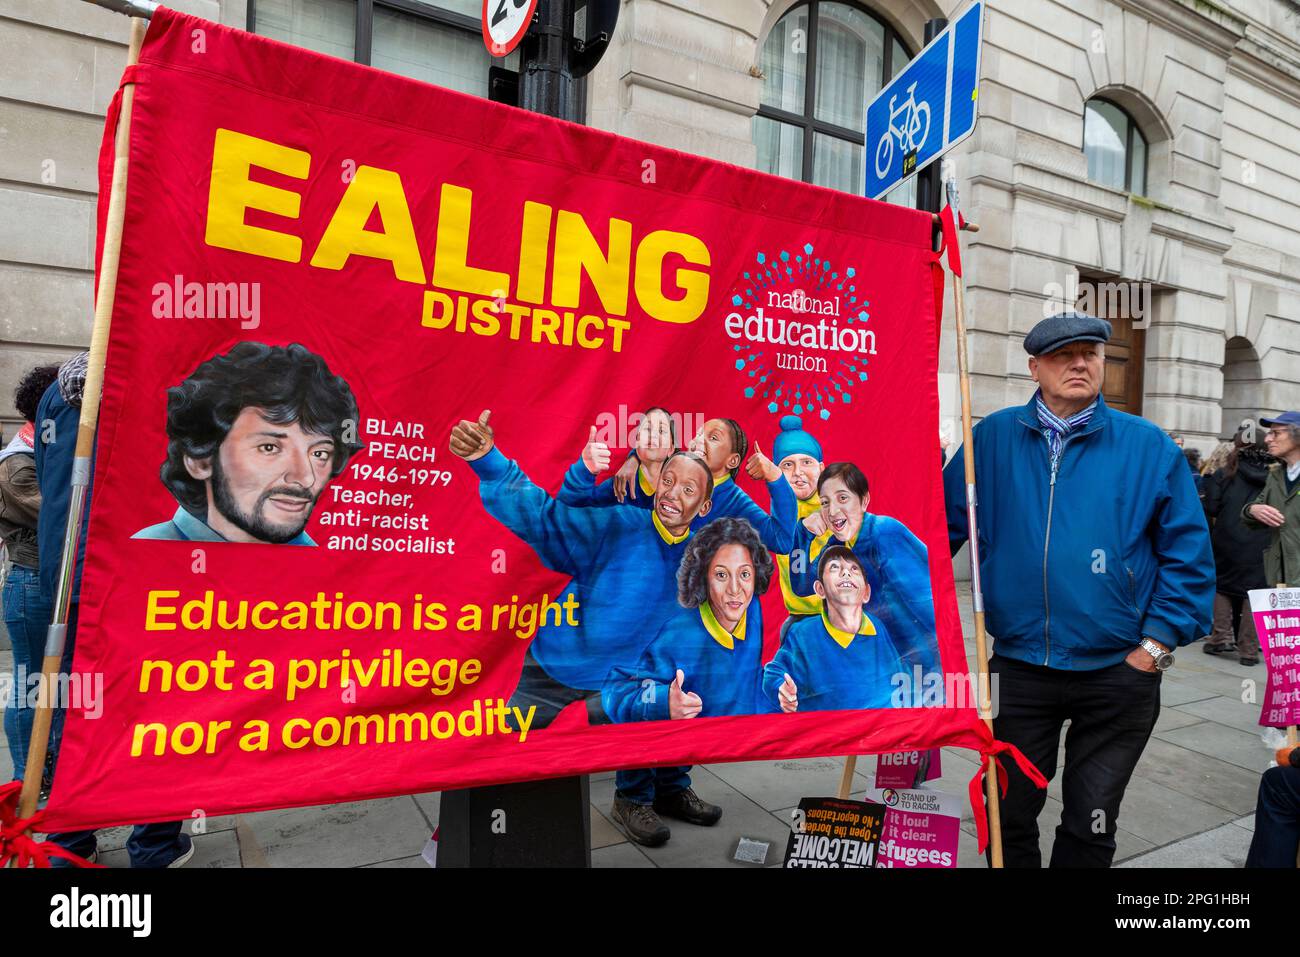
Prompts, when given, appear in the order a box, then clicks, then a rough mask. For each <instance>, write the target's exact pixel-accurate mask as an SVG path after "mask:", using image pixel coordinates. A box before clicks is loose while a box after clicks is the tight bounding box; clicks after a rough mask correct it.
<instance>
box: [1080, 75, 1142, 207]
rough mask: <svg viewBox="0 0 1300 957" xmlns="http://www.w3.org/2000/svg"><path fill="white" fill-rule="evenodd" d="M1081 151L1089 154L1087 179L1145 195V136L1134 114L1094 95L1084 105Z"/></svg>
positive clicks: (1086, 154)
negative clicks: (1134, 119)
mask: <svg viewBox="0 0 1300 957" xmlns="http://www.w3.org/2000/svg"><path fill="white" fill-rule="evenodd" d="M1083 152H1084V155H1085V156H1087V158H1088V179H1090V180H1092V181H1093V182H1094V183H1100V184H1101V185H1103V186H1111V187H1114V188H1115V189H1123V190H1128V191H1129V192H1130V193H1137V194H1138V195H1139V196H1145V195H1146V191H1147V141H1146V137H1144V136H1143V135H1142V131H1141V130H1139V129H1138V127H1137V123H1135V122H1133V117H1131V116H1129V115H1128V114H1127V113H1125V112H1124V111H1123V110H1122V109H1120V108H1119V107H1118V106H1116V105H1115V104H1114V103H1111V102H1110V101H1109V100H1103V99H1100V98H1094V99H1091V100H1089V101H1088V102H1087V104H1086V105H1085V106H1084V110H1083Z"/></svg>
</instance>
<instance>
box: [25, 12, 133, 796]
mask: <svg viewBox="0 0 1300 957" xmlns="http://www.w3.org/2000/svg"><path fill="white" fill-rule="evenodd" d="M147 27H148V23H147V22H146V21H145V20H142V19H139V18H133V19H132V20H131V41H130V44H129V46H128V47H127V58H126V62H127V65H128V66H134V65H135V64H136V63H138V62H139V60H140V47H141V45H142V44H143V43H144V34H145V29H146V28H147ZM134 102H135V84H133V83H128V84H126V85H125V86H123V88H122V104H121V106H122V108H121V113H120V115H119V118H118V124H117V130H116V133H115V137H114V143H113V179H112V184H111V186H110V188H109V194H108V220H107V222H106V223H105V226H104V249H103V254H102V255H101V257H100V261H99V289H98V292H97V295H96V297H95V321H94V325H93V326H92V328H91V334H90V358H89V360H88V363H87V366H86V383H85V387H84V389H83V392H82V399H81V419H80V421H79V423H78V425H77V448H76V458H75V459H74V461H73V464H72V497H71V500H70V501H69V504H68V522H67V525H66V527H65V530H64V534H63V557H62V560H61V561H60V565H59V580H58V588H57V590H56V592H55V601H54V619H53V621H51V622H50V627H49V631H48V632H47V636H46V639H45V659H44V662H43V664H42V667H41V671H42V675H43V677H42V683H41V687H40V690H39V697H38V699H37V705H36V714H35V716H34V719H35V720H34V722H33V726H32V738H31V744H30V746H29V748H28V753H27V768H26V772H25V774H24V776H23V789H22V794H21V796H20V798H19V804H18V808H19V811H18V813H19V817H24V818H26V817H31V816H32V814H34V813H35V812H36V805H37V802H38V801H39V799H40V793H41V776H42V774H43V773H44V770H45V757H46V754H47V753H48V751H49V742H50V727H51V724H52V723H53V720H54V700H53V699H54V694H53V689H54V688H56V687H57V686H58V674H59V668H60V666H61V664H62V661H63V650H64V646H65V644H66V639H67V629H68V614H69V612H70V610H71V607H72V586H73V583H74V582H75V580H76V570H77V550H78V548H79V546H80V544H81V517H82V514H83V513H84V511H85V507H86V491H87V489H88V488H89V485H90V469H91V456H92V455H93V454H94V451H95V425H96V423H97V422H98V421H99V394H100V390H101V389H102V388H103V384H104V357H105V355H106V353H107V352H108V331H109V324H110V322H111V320H112V318H113V302H114V299H115V298H116V294H117V266H118V261H119V258H120V256H121V252H122V222H123V219H124V218H125V214H126V176H127V166H128V161H129V157H130V148H131V107H132V105H133V103H134Z"/></svg>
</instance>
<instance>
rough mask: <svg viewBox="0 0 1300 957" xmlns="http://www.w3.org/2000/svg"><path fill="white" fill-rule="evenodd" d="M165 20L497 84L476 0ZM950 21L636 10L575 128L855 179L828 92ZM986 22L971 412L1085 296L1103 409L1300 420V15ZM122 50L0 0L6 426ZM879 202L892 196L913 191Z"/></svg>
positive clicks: (313, 5) (1073, 13)
mask: <svg viewBox="0 0 1300 957" xmlns="http://www.w3.org/2000/svg"><path fill="white" fill-rule="evenodd" d="M173 5H174V6H176V7H178V8H180V9H185V10H188V11H191V12H194V13H198V14H200V15H202V16H206V17H209V18H211V19H215V20H220V21H221V22H224V23H229V24H233V25H236V26H241V27H246V26H248V25H249V23H250V19H251V23H252V27H253V29H254V30H255V32H259V33H268V34H270V35H274V36H279V37H280V38H282V39H288V40H290V41H291V42H301V43H303V44H304V45H308V46H315V47H316V48H318V49H325V50H327V51H329V52H332V53H335V54H337V55H341V56H351V57H353V58H355V59H358V60H360V61H361V62H369V63H372V64H373V65H375V66H382V67H384V68H387V69H395V70H399V71H401V72H408V73H410V74H411V75H416V76H419V77H421V78H426V79H433V80H435V81H437V82H444V83H447V84H449V85H457V86H459V87H460V88H462V89H466V90H468V91H469V92H476V93H480V94H484V93H486V88H487V81H486V76H487V67H488V60H487V57H486V53H485V52H484V51H482V47H481V41H480V42H479V45H478V47H477V48H476V47H474V39H475V38H474V35H473V30H472V27H473V17H474V15H475V11H476V10H477V9H478V0H445V2H441V3H429V4H426V3H422V2H420V0H176V2H175V3H174V4H173ZM814 6H815V7H816V9H815V10H814ZM958 6H959V5H958V4H956V3H951V2H949V0H941V2H935V0H863V2H860V3H859V2H853V3H832V2H827V0H820V2H818V0H798V2H796V0H623V2H622V6H621V10H620V20H619V25H618V29H617V31H616V34H615V37H614V40H613V43H612V45H611V47H610V49H609V51H608V52H607V54H606V55H605V58H604V60H603V61H602V62H601V64H600V65H599V66H598V67H597V68H596V70H595V72H594V73H593V74H592V75H591V76H590V77H589V78H588V79H587V81H586V91H585V104H586V114H587V121H588V122H589V123H590V124H592V125H594V126H598V127H601V128H604V129H609V130H613V131H615V132H618V133H621V134H624V135H627V136H631V137H635V138H639V139H644V140H648V141H652V142H655V143H658V144H662V145H665V146H670V147H675V148H678V149H683V150H686V151H689V152H694V153H700V154H704V155H708V156H713V157H716V158H718V159H722V160H725V161H728V162H732V163H737V164H740V165H744V166H760V167H762V168H766V169H769V170H773V171H777V172H782V173H786V174H788V175H803V176H804V178H808V179H810V180H813V181H816V182H821V183H827V184H830V185H840V186H842V187H847V186H851V184H852V183H853V182H854V181H855V176H854V175H853V173H854V171H855V170H856V169H857V167H854V166H853V165H852V164H853V163H854V162H857V163H860V162H861V153H860V152H855V151H860V150H861V149H862V140H861V136H860V130H859V138H858V140H857V143H856V144H854V143H853V142H851V140H850V139H849V138H848V137H851V135H852V133H853V126H852V122H853V112H852V109H849V110H848V111H847V112H846V111H845V109H844V107H843V106H842V105H841V106H840V107H839V108H836V107H835V106H834V104H833V102H832V99H833V97H831V95H830V94H827V97H826V103H827V104H830V105H829V106H827V107H826V109H827V110H828V111H829V112H828V113H825V114H823V106H824V104H823V97H822V93H823V92H825V91H828V90H829V91H831V92H832V93H835V95H836V96H839V97H840V99H841V100H843V99H844V97H845V96H846V95H848V97H849V99H850V100H853V99H858V100H860V99H862V98H863V96H868V95H870V94H871V93H873V92H874V89H875V88H878V86H879V84H880V82H882V76H881V75H879V74H881V71H882V64H883V71H885V73H886V74H888V73H892V72H896V71H897V69H898V67H899V66H900V65H901V63H902V62H904V61H905V59H906V58H907V57H910V56H912V55H915V54H916V53H917V52H918V51H919V49H920V48H921V46H922V42H921V40H922V36H923V31H924V24H925V22H926V20H927V19H929V18H932V17H942V16H947V15H949V14H951V13H952V12H954V10H955V9H956V8H957V7H958ZM986 6H987V8H988V9H987V13H986V21H985V48H984V52H983V59H982V65H981V83H980V90H979V107H980V121H979V125H978V127H977V128H976V131H975V133H974V135H973V136H972V137H971V138H970V139H968V140H967V141H966V142H965V143H964V144H962V145H961V146H960V147H958V148H957V150H956V151H955V162H956V169H957V173H958V178H959V183H960V186H961V190H962V197H963V202H964V204H965V208H966V214H967V218H968V219H970V220H972V221H975V222H977V223H978V224H979V225H980V232H979V233H977V234H967V238H966V242H967V248H966V252H965V254H964V255H965V259H966V263H967V290H968V296H967V302H968V305H969V313H970V315H969V319H968V321H969V324H970V327H971V342H970V345H971V362H972V371H973V373H974V375H975V378H974V382H973V394H974V404H975V412H976V414H977V415H982V414H987V413H988V412H990V411H992V410H994V409H997V408H1000V407H1002V406H1004V405H1008V404H1012V403H1019V402H1023V401H1024V400H1025V399H1026V398H1027V397H1028V396H1029V394H1030V393H1031V391H1032V383H1031V382H1030V380H1029V378H1028V373H1027V369H1026V363H1025V354H1024V351H1023V348H1022V345H1021V343H1022V340H1023V338H1024V335H1025V333H1026V332H1027V331H1028V330H1029V329H1030V327H1031V326H1032V325H1033V324H1034V322H1035V321H1037V319H1038V318H1040V317H1041V316H1042V315H1043V314H1044V309H1045V306H1046V304H1050V303H1051V302H1052V301H1054V300H1057V299H1062V300H1072V299H1074V298H1075V297H1076V290H1079V289H1084V290H1096V291H1098V292H1100V293H1102V295H1100V296H1098V297H1097V299H1098V300H1099V301H1095V302H1093V303H1092V304H1094V305H1097V306H1098V307H1099V308H1100V310H1101V311H1103V312H1105V313H1106V314H1108V315H1110V316H1111V318H1112V319H1114V320H1115V323H1116V329H1117V335H1116V340H1115V344H1114V348H1113V349H1111V350H1110V352H1109V358H1110V362H1109V363H1108V375H1107V384H1106V394H1107V396H1108V399H1110V400H1111V401H1112V402H1114V403H1115V404H1116V405H1118V406H1119V407H1121V408H1126V409H1129V410H1130V411H1136V412H1138V413H1140V414H1142V415H1144V416H1146V417H1148V418H1150V419H1152V420H1153V421H1155V422H1157V423H1158V424H1159V425H1161V426H1162V427H1163V428H1165V429H1167V430H1169V431H1172V432H1177V433H1181V434H1183V435H1184V436H1186V438H1187V441H1188V444H1189V445H1195V446H1198V447H1201V448H1208V447H1209V446H1211V445H1213V444H1214V443H1215V442H1216V441H1217V440H1218V438H1219V437H1221V436H1223V435H1226V434H1231V432H1232V431H1233V429H1234V428H1235V426H1236V425H1237V423H1238V422H1239V421H1241V419H1242V418H1243V417H1246V416H1252V415H1255V414H1256V413H1258V412H1259V411H1261V410H1270V411H1276V410H1279V409H1282V408H1297V407H1300V225H1298V224H1300V6H1297V4H1296V2H1294V0H1069V2H1057V0H986ZM823 26H824V29H823ZM854 31H857V32H858V34H860V36H861V37H862V44H864V45H863V46H861V49H859V48H858V47H855V46H854V44H855V43H856V42H857V41H855V40H854V39H853V36H854ZM814 34H815V35H816V36H814ZM846 38H847V39H846ZM125 39H126V21H125V19H124V18H122V17H120V16H118V15H115V14H111V13H108V12H106V11H102V10H97V9H94V8H92V7H89V6H87V5H86V4H83V3H81V2H78V0H0V421H3V422H4V424H5V427H6V432H7V431H8V428H9V426H11V425H12V422H13V410H12V407H11V405H10V395H9V393H10V392H11V389H12V384H13V382H14V380H15V377H16V375H17V374H19V373H20V371H21V370H22V369H24V368H26V367H28V366H30V365H32V364H34V363H35V362H37V361H54V360H55V359H57V358H59V357H61V356H63V355H66V354H68V352H69V351H71V350H73V349H76V348H79V347H80V346H82V345H83V344H84V343H85V342H86V341H87V339H88V337H89V323H90V316H91V283H92V262H91V260H92V257H93V251H94V209H95V192H96V183H95V160H96V155H97V148H98V143H99V138H100V135H101V132H102V124H103V113H104V110H105V107H106V105H107V103H108V100H109V98H110V97H111V95H112V92H113V89H114V88H115V86H116V84H117V80H118V77H119V75H120V72H121V67H122V65H123V63H124V62H125V48H124V44H125ZM778 40H779V41H780V42H779V43H778V42H777V41H778ZM800 43H803V44H805V48H804V49H803V50H800V49H799V44H800ZM815 44H820V50H821V57H822V58H821V60H820V61H819V65H818V66H817V67H816V68H814V67H813V66H812V57H813V56H814V55H815V54H814V52H813V50H812V49H810V48H812V47H814V45H815ZM787 47H788V49H787ZM791 51H793V52H791ZM864 58H865V59H864ZM873 58H874V59H873ZM864 62H865V63H867V64H868V67H863V66H862V64H863V63H864ZM827 64H829V66H827ZM855 64H856V66H855ZM805 69H806V70H807V73H808V76H807V77H806V78H805V77H801V76H800V75H798V74H799V71H800V70H805ZM854 70H857V71H858V72H857V73H853V71H854ZM836 71H838V72H836ZM873 71H875V72H874V73H873ZM814 74H815V77H814ZM863 75H865V77H866V79H865V80H863V79H862V76H863ZM855 78H856V79H855ZM814 79H815V82H816V83H817V84H819V85H820V90H819V91H818V92H817V93H816V96H814V95H813V93H812V92H810V84H812V83H813V82H814ZM854 83H858V84H859V85H860V86H862V96H858V97H855V96H854V95H853V94H854V90H855V89H856V88H855V87H854V86H853V84H854ZM845 90H847V91H848V93H847V94H846V93H845ZM805 93H807V101H808V103H809V109H808V111H807V115H806V116H803V117H802V119H801V117H800V116H799V115H797V114H800V110H801V98H802V97H803V96H804V94H805ZM814 100H816V105H815V107H814V106H813V105H812V104H813V101H814ZM827 116H829V117H830V119H827ZM1103 119H1104V120H1106V123H1109V124H1110V125H1106V124H1105V123H1102V120H1103ZM1094 121H1096V122H1097V123H1098V124H1099V125H1098V126H1097V127H1096V129H1097V130H1099V131H1100V132H1099V134H1098V135H1099V136H1100V137H1101V138H1100V139H1098V140H1097V141H1096V142H1097V143H1098V144H1099V145H1098V146H1097V150H1099V151H1100V152H1096V151H1094V152H1093V153H1090V152H1089V151H1088V150H1086V149H1085V125H1087V124H1089V123H1092V122H1094ZM801 122H802V123H803V124H804V125H803V126H800V125H799V124H800V123H801ZM1092 129H1093V128H1092V127H1089V130H1090V132H1089V133H1088V136H1089V143H1092V142H1093V139H1092V136H1093V134H1092V132H1091V130H1092ZM1117 131H1118V136H1116V132H1117ZM1126 131H1131V132H1127V140H1125V134H1126ZM809 138H811V139H809ZM813 140H815V142H813ZM1116 148H1117V149H1118V150H1119V152H1114V150H1115V149H1116ZM1108 149H1109V150H1111V151H1112V152H1110V153H1107V152H1106V150H1108ZM823 150H824V151H823ZM1114 163H1118V164H1119V166H1117V167H1116V166H1114V165H1113V164H1114ZM1094 166H1095V168H1094ZM1117 170H1118V175H1116V171H1117ZM890 198H891V199H893V200H896V201H902V202H907V201H909V200H910V193H908V192H907V191H906V190H903V191H900V192H899V193H898V194H897V195H891V197H890ZM1130 293H1131V298H1122V299H1121V298H1117V296H1118V295H1119V294H1123V296H1124V297H1128V296H1129V294H1130ZM1107 296H1109V298H1107ZM949 308H951V307H950V306H949ZM948 329H949V330H950V329H951V317H948ZM941 369H942V371H941V376H940V394H941V398H942V401H941V406H942V410H943V411H942V415H943V417H944V419H945V420H946V423H945V426H944V427H946V428H947V429H948V430H949V431H950V432H953V431H955V430H954V429H953V424H952V423H953V422H954V420H955V419H956V417H957V416H958V413H959V410H958V398H957V396H958V393H957V388H956V381H955V379H956V377H955V350H954V348H953V342H952V336H951V335H946V336H945V339H944V343H943V356H942V364H941Z"/></svg>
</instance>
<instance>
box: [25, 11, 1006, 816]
mask: <svg viewBox="0 0 1300 957" xmlns="http://www.w3.org/2000/svg"><path fill="white" fill-rule="evenodd" d="M131 79H133V80H134V82H135V84H136V93H135V104H134V112H133V117H132V125H131V144H130V145H131V150H130V154H131V159H130V176H129V187H128V193H127V204H126V221H125V229H124V235H123V243H122V258H121V267H120V275H119V279H118V287H117V294H116V305H115V309H114V316H113V325H112V337H111V340H110V346H109V351H108V359H107V372H106V381H105V387H104V397H103V407H102V412H101V419H100V429H99V443H98V450H97V462H96V466H95V473H94V484H93V500H92V507H91V515H90V524H89V533H88V546H87V551H86V559H85V569H84V579H83V582H82V587H81V593H80V607H79V609H78V615H79V624H78V628H77V634H76V656H75V661H74V671H75V672H76V673H78V674H84V675H86V676H87V680H90V677H91V676H97V675H102V677H103V695H102V700H101V701H100V702H99V703H98V704H97V706H96V708H95V709H94V710H93V711H92V709H89V708H73V709H71V710H70V711H69V713H68V716H67V722H66V728H65V731H64V734H63V739H62V745H61V755H60V761H59V773H58V776H57V779H56V782H55V785H54V793H53V796H52V800H51V802H50V809H49V812H48V817H47V826H48V827H50V828H51V829H53V830H68V829H72V828H80V827H89V826H104V825H114V824H120V823H128V822H136V821H157V820H167V819H174V818H178V817H180V818H187V817H190V816H191V815H192V814H193V813H194V812H195V811H196V810H202V811H203V812H204V813H206V814H220V813H230V812H238V811H253V810H260V809H267V808H275V807H284V806H293V805H304V804H322V803H328V802H335V801H340V800H352V799H359V798H374V797H381V796H385V795H392V794H400V793H410V792H419V791H430V790H438V789H444V788H459V787H466V786H472V785H479V784H487V783H492V782H506V781H516V780H525V779H532V778H539V777H548V776H555V775H562V774H574V773H585V772H591V771H598V770H603V769H612V768H638V767H649V766H661V765H685V764H690V763H697V762H706V761H708V762H714V761H739V760H752V759H761V758H780V757H794V756H810V755H837V754H863V753H876V752H885V751H895V750H907V751H912V750H922V749H928V748H934V747H939V746H942V745H955V746H962V747H969V748H973V749H977V750H978V749H983V748H986V747H987V746H988V743H989V736H988V733H987V731H986V730H985V729H984V727H983V725H982V724H981V723H980V722H979V721H978V720H977V718H976V714H975V710H974V699H973V697H971V696H970V695H969V685H968V684H967V683H966V679H965V672H966V659H965V654H964V650H963V646H962V642H961V634H960V624H959V618H958V612H957V604H956V600H955V594H954V589H953V582H952V575H951V565H950V560H949V556H948V548H947V536H946V529H945V523H944V513H943V507H942V491H941V487H940V476H939V450H938V443H937V436H938V428H939V424H938V417H939V411H938V401H937V394H936V378H937V351H938V343H937V341H936V329H937V321H936V319H937V314H936V310H937V309H938V306H939V297H938V295H937V294H936V293H937V291H938V290H939V289H941V285H940V284H939V283H938V282H936V279H937V276H938V266H937V265H936V258H935V256H934V255H933V253H932V252H931V246H930V234H931V220H930V217H929V216H928V214H922V213H919V212H916V211H914V210H909V209H903V208H900V207H897V206H892V205H887V204H884V203H876V202H871V201H867V200H864V199H859V198H855V197H852V196H849V195H846V194H844V193H840V192H835V191H832V190H828V189H820V188H817V187H813V186H808V185H805V184H801V183H797V182H792V181H789V180H785V179H780V178H777V177H773V176H768V175H764V174H761V173H757V172H753V171H750V170H747V169H741V168H737V167H733V166H728V165H726V164H723V163H718V162H714V161H710V160H707V159H702V158H699V157H695V156H689V155H686V154H683V153H678V152H675V151H672V150H668V149H663V148H660V147H655V146H650V145H647V144H644V143H638V142H634V141H631V140H626V139H623V138H620V137H617V136H614V135H612V134H609V133H604V132H601V131H598V130H592V129H587V128H583V127H580V126H575V125H572V124H568V123H564V122H560V121H557V120H553V119H549V118H546V117H541V116H537V115H533V114H530V113H526V112H523V111H520V110H516V109H512V108H508V107H504V106H501V105H497V104H492V103H489V102H485V101H483V100H480V99H476V98H474V97H470V96H463V95H460V94H457V93H453V92H449V91H446V90H442V89H438V88H435V87H431V86H427V85H424V84H420V83H417V82H414V81H411V80H407V79H404V78H401V77H397V76H393V75H390V74H386V73H383V72H380V71H377V70H373V69H369V68H366V67H362V66H358V65H355V64H352V63H346V62H343V61H340V60H336V59H332V58H329V57H324V56H320V55H317V54H314V53H311V52H308V51H304V50H301V49H296V48H293V47H290V46H286V45H283V44H280V43H277V42H274V41H272V40H268V39H265V38H262V37H257V36H251V35H249V34H246V33H243V32H241V31H237V30H232V29H228V28H226V27H223V26H219V25H217V24H213V23H209V22H206V21H203V20H199V19H195V18H192V17H188V16H182V15H179V14H176V13H173V12H170V11H167V10H160V11H159V12H158V14H157V15H156V16H155V18H154V19H153V21H152V23H151V25H150V28H149V32H148V37H147V39H146V41H145V45H144V50H143V55H142V57H141V62H140V65H139V67H138V68H137V69H136V70H134V71H133V73H132V75H131ZM111 132H112V131H111V129H110V130H109V136H108V139H111ZM108 139H106V143H107V142H108ZM105 172H106V173H107V170H105ZM101 187H102V190H103V193H104V194H105V195H106V194H107V191H108V182H107V179H104V180H103V182H102V183H101ZM101 243H102V236H101ZM620 470H623V474H624V475H625V476H627V477H628V482H627V484H628V486H629V491H628V493H627V494H626V495H624V496H623V500H622V501H620V500H619V496H618V495H617V494H616V490H615V482H614V481H612V480H613V478H614V475H615V473H616V472H619V471H620ZM620 484H621V483H620ZM776 556H780V557H779V558H777V557H776Z"/></svg>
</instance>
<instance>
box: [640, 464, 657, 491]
mask: <svg viewBox="0 0 1300 957" xmlns="http://www.w3.org/2000/svg"><path fill="white" fill-rule="evenodd" d="M636 481H637V484H638V485H640V486H641V491H643V492H645V493H646V494H647V495H649V496H651V497H653V496H654V494H655V487H654V486H653V485H651V484H650V476H648V475H646V474H645V466H644V465H638V466H637V467H636Z"/></svg>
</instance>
